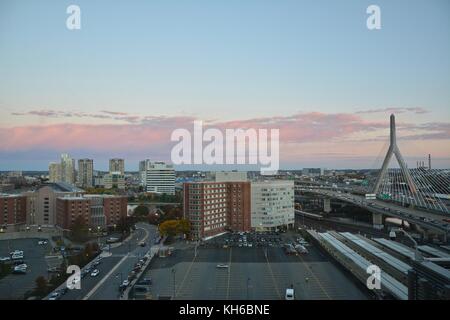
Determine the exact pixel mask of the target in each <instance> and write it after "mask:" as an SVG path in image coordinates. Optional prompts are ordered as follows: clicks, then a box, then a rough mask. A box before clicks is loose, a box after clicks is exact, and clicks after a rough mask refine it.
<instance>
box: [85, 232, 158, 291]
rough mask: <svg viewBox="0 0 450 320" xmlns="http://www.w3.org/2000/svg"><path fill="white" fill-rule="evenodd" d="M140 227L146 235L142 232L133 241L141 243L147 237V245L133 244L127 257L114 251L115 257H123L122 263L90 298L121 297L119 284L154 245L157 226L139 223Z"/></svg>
mask: <svg viewBox="0 0 450 320" xmlns="http://www.w3.org/2000/svg"><path fill="white" fill-rule="evenodd" d="M138 227H142V228H144V229H145V231H144V235H142V234H140V235H139V236H138V238H137V239H136V240H132V241H131V242H132V243H134V241H136V243H139V242H141V241H142V240H143V239H144V238H145V239H146V243H147V245H146V246H145V247H141V246H139V245H137V246H136V245H133V246H132V247H134V249H132V250H131V251H130V252H129V255H127V256H126V257H125V258H123V254H124V253H121V254H120V253H113V257H114V255H117V256H118V257H121V263H120V264H119V265H118V266H117V268H115V269H114V270H113V271H112V272H109V274H108V277H107V278H106V279H105V281H104V282H103V284H102V285H100V286H99V287H98V289H97V290H96V291H95V293H94V294H93V295H92V296H90V297H89V299H91V300H115V299H119V297H120V295H119V285H120V284H121V283H122V281H123V280H125V279H126V278H127V276H128V273H129V272H130V271H131V270H132V269H133V267H134V265H135V264H136V262H138V261H139V260H140V259H142V257H143V256H144V255H145V254H146V253H147V252H148V251H149V250H150V248H151V246H152V245H153V239H154V238H155V236H156V233H157V230H156V227H155V226H153V225H148V224H140V225H139V224H138ZM141 231H143V230H141ZM125 248H126V245H125ZM122 259H123V260H122Z"/></svg>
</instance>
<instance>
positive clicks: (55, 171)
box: [48, 162, 61, 182]
mask: <svg viewBox="0 0 450 320" xmlns="http://www.w3.org/2000/svg"><path fill="white" fill-rule="evenodd" d="M48 180H49V182H61V163H56V162H50V164H49V165H48Z"/></svg>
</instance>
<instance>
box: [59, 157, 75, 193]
mask: <svg viewBox="0 0 450 320" xmlns="http://www.w3.org/2000/svg"><path fill="white" fill-rule="evenodd" d="M61 182H65V183H69V184H71V185H74V184H75V160H74V159H72V158H71V157H70V156H69V155H68V154H67V153H63V154H61Z"/></svg>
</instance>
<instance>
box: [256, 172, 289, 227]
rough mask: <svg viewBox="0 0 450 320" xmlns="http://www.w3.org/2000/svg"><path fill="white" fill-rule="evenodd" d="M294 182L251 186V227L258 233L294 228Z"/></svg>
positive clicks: (277, 181)
mask: <svg viewBox="0 0 450 320" xmlns="http://www.w3.org/2000/svg"><path fill="white" fill-rule="evenodd" d="M294 218H295V215H294V181H292V180H267V181H254V182H252V184H251V226H252V228H254V229H256V230H258V231H265V230H272V231H273V230H277V229H279V228H280V227H293V226H294Z"/></svg>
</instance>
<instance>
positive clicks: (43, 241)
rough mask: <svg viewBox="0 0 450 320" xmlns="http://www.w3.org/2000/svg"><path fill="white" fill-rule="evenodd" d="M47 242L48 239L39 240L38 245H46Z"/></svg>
mask: <svg viewBox="0 0 450 320" xmlns="http://www.w3.org/2000/svg"><path fill="white" fill-rule="evenodd" d="M47 243H48V241H47V240H39V241H38V245H40V246H43V245H46V244H47Z"/></svg>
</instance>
